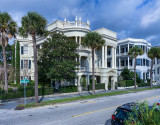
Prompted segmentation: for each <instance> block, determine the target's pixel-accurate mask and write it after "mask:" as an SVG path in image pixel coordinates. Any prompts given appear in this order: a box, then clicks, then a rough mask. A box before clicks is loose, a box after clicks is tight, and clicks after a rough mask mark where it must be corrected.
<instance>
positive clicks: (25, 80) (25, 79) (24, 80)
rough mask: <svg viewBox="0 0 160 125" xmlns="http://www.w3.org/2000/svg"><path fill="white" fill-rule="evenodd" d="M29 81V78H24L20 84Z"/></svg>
mask: <svg viewBox="0 0 160 125" xmlns="http://www.w3.org/2000/svg"><path fill="white" fill-rule="evenodd" d="M24 83H29V80H28V79H27V78H24V79H23V80H21V81H20V84H24Z"/></svg>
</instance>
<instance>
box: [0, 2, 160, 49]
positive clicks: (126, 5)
mask: <svg viewBox="0 0 160 125" xmlns="http://www.w3.org/2000/svg"><path fill="white" fill-rule="evenodd" d="M0 11H1V12H4V11H5V12H8V13H9V14H10V15H11V16H12V18H13V19H14V20H15V21H16V22H17V24H18V26H21V18H22V17H23V16H25V15H26V14H27V12H28V11H36V12H38V13H40V14H41V15H43V16H44V17H45V18H46V19H47V21H48V24H49V23H52V22H53V21H55V20H62V21H63V20H64V18H66V19H67V20H68V21H74V20H75V17H76V16H77V17H78V18H79V17H81V18H82V21H83V22H86V21H87V20H89V21H90V24H91V26H90V27H91V29H92V30H96V29H98V28H102V27H104V28H107V29H110V30H112V31H115V32H117V38H118V39H124V38H128V37H131V38H137V39H146V40H147V41H149V42H150V43H151V44H152V46H157V45H160V24H159V23H160V0H0Z"/></svg>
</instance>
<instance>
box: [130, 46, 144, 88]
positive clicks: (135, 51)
mask: <svg viewBox="0 0 160 125" xmlns="http://www.w3.org/2000/svg"><path fill="white" fill-rule="evenodd" d="M128 54H129V55H131V57H132V58H134V89H136V65H137V56H139V55H143V54H144V52H143V50H142V49H141V48H139V47H138V46H134V47H133V48H131V49H130V50H129V53H128Z"/></svg>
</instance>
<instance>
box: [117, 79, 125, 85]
mask: <svg viewBox="0 0 160 125" xmlns="http://www.w3.org/2000/svg"><path fill="white" fill-rule="evenodd" d="M118 86H119V87H126V80H122V81H120V82H119V84H118Z"/></svg>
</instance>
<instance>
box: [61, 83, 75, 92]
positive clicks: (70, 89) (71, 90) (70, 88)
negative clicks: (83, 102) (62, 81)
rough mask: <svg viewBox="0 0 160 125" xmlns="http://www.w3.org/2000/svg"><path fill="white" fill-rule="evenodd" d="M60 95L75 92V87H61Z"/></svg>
mask: <svg viewBox="0 0 160 125" xmlns="http://www.w3.org/2000/svg"><path fill="white" fill-rule="evenodd" d="M59 92H60V93H68V92H77V86H74V85H70V86H61V87H60V90H59Z"/></svg>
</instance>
